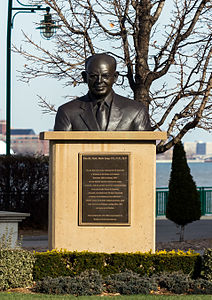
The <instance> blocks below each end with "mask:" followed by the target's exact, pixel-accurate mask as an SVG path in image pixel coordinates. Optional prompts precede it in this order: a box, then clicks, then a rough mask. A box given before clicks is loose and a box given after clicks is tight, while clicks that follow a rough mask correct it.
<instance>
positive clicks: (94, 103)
mask: <svg viewBox="0 0 212 300" xmlns="http://www.w3.org/2000/svg"><path fill="white" fill-rule="evenodd" d="M113 94H114V92H113V91H112V92H111V93H110V94H109V95H107V96H106V97H105V98H103V99H100V100H96V99H95V100H93V101H92V99H91V96H90V95H89V93H88V96H89V98H90V100H91V101H92V104H93V107H94V106H95V105H96V104H97V103H98V102H102V101H104V102H105V103H106V105H107V106H108V107H110V105H111V103H112V101H113Z"/></svg>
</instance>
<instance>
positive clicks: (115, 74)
mask: <svg viewBox="0 0 212 300" xmlns="http://www.w3.org/2000/svg"><path fill="white" fill-rule="evenodd" d="M118 77H119V72H115V73H114V82H116V81H117V79H118Z"/></svg>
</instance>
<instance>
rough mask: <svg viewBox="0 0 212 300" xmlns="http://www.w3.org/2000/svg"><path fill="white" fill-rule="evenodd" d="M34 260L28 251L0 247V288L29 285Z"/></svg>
mask: <svg viewBox="0 0 212 300" xmlns="http://www.w3.org/2000/svg"><path fill="white" fill-rule="evenodd" d="M34 260H35V259H34V255H33V253H31V252H29V251H25V250H21V249H4V248H0V290H6V289H9V288H17V287H26V286H28V285H31V284H32V281H33V276H32V272H33V264H34Z"/></svg>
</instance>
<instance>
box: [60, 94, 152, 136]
mask: <svg viewBox="0 0 212 300" xmlns="http://www.w3.org/2000/svg"><path fill="white" fill-rule="evenodd" d="M92 108H93V105H92V102H91V100H90V98H89V96H88V94H87V95H85V96H83V97H80V98H77V99H75V100H73V101H70V102H68V103H65V104H63V105H61V106H60V107H59V109H58V112H57V115H56V118H55V126H54V130H55V131H71V130H73V131H88V130H89V131H98V130H99V129H98V124H97V121H96V118H95V116H94V114H93V110H92ZM106 130H107V131H143V130H151V126H150V121H149V115H148V112H147V109H146V107H145V106H144V104H142V103H141V102H138V101H134V100H130V99H128V98H125V97H122V96H120V95H117V94H115V93H114V95H113V102H112V104H111V109H110V115H109V121H108V125H107V128H106Z"/></svg>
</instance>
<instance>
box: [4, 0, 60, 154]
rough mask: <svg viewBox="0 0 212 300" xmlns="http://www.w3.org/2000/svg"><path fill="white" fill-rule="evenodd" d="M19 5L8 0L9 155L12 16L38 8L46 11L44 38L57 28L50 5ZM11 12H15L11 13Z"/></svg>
mask: <svg viewBox="0 0 212 300" xmlns="http://www.w3.org/2000/svg"><path fill="white" fill-rule="evenodd" d="M16 2H17V3H18V4H19V5H20V6H21V7H20V6H19V7H13V0H8V19H7V66H6V70H7V71H6V72H7V75H6V76H7V78H6V155H10V144H11V130H10V128H11V31H12V28H13V24H14V18H15V16H16V15H17V14H19V13H35V12H36V11H38V10H43V11H46V15H45V16H44V20H43V21H41V26H40V27H38V28H39V29H42V31H41V34H42V35H43V36H44V37H45V38H46V39H50V38H51V37H52V36H53V35H54V33H55V30H56V28H57V26H56V25H55V22H54V21H53V20H52V17H51V14H50V13H49V11H50V7H45V8H43V7H42V5H27V4H23V3H21V2H20V0H16ZM13 12H15V13H14V14H13Z"/></svg>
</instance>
